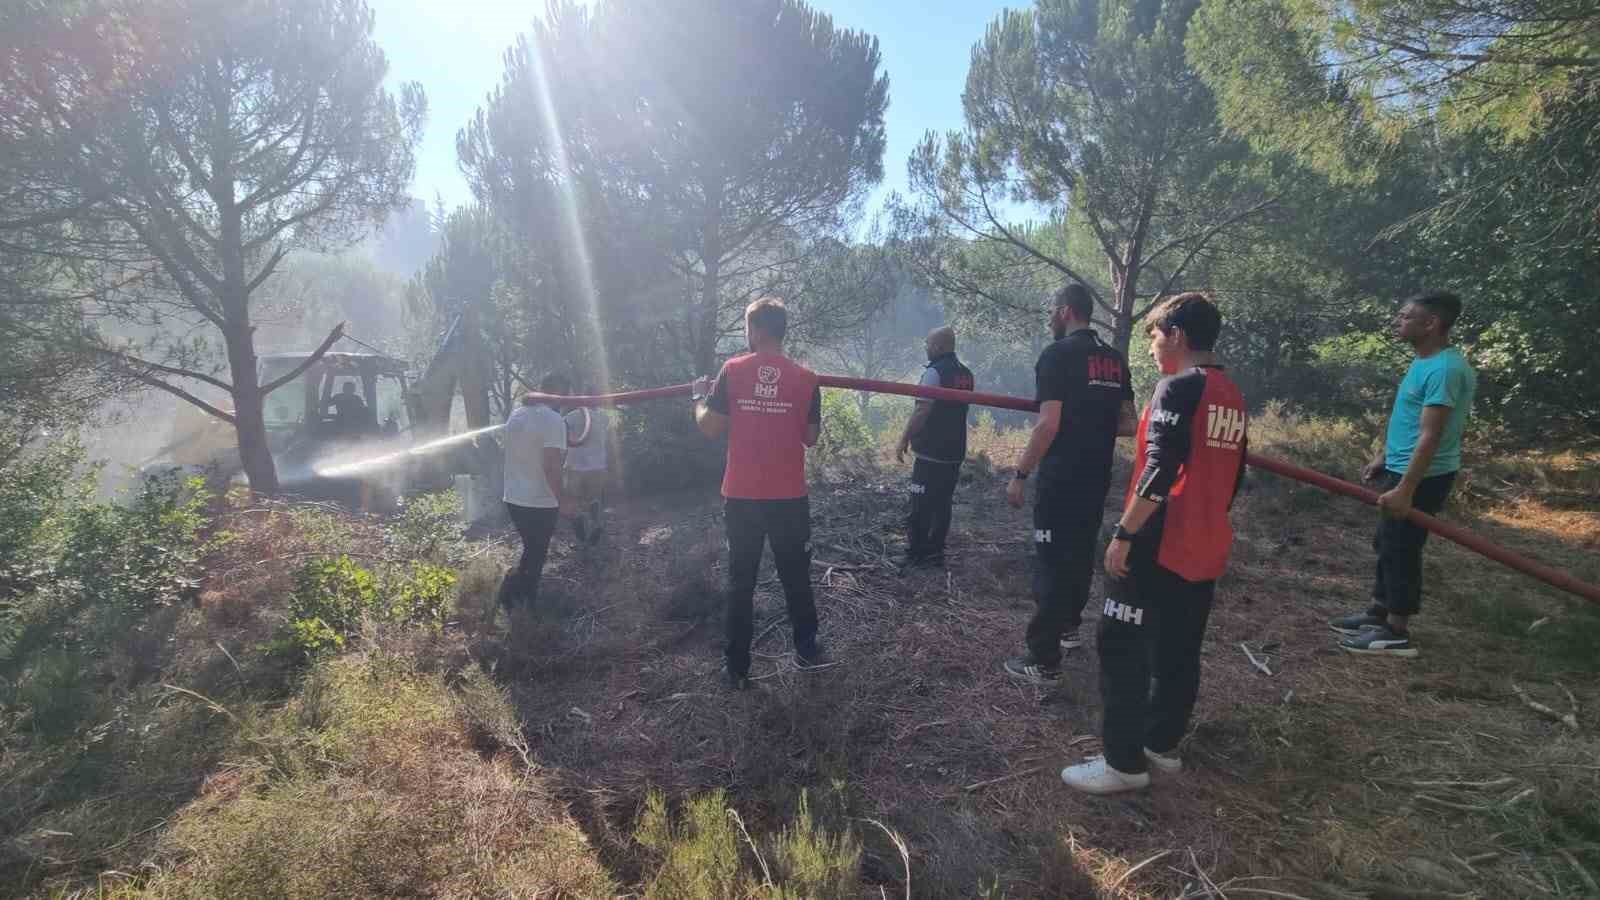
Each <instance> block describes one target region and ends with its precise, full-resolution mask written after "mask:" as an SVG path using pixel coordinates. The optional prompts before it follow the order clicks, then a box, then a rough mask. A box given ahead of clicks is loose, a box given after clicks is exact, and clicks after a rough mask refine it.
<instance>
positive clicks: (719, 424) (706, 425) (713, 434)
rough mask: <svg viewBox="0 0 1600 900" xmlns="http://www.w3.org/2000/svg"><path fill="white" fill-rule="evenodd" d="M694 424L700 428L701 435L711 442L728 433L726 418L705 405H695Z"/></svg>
mask: <svg viewBox="0 0 1600 900" xmlns="http://www.w3.org/2000/svg"><path fill="white" fill-rule="evenodd" d="M694 423H695V424H696V425H698V426H700V433H701V434H703V435H705V436H706V437H708V438H711V439H712V440H717V439H718V438H721V437H723V436H724V435H726V434H727V433H728V417H727V416H725V415H723V414H722V413H719V412H717V411H716V410H714V409H712V408H711V407H710V406H709V405H707V404H705V403H696V404H695V407H694Z"/></svg>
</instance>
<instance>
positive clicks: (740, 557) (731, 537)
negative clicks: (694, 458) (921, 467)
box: [694, 298, 822, 689]
mask: <svg viewBox="0 0 1600 900" xmlns="http://www.w3.org/2000/svg"><path fill="white" fill-rule="evenodd" d="M788 322H789V318H788V312H787V311H786V310H785V309H784V306H783V303H782V301H779V300H776V299H772V298H764V299H761V300H757V301H756V302H754V303H752V304H750V306H749V308H748V309H746V310H745V314H744V328H745V338H746V340H747V341H748V343H749V346H750V352H749V353H746V354H743V355H741V356H735V357H734V358H733V359H730V360H728V361H727V362H726V363H724V364H723V366H722V371H720V372H718V373H717V377H716V381H715V382H714V383H708V382H709V379H707V378H700V379H698V380H696V381H695V385H694V399H695V408H694V418H695V423H696V424H698V425H699V426H700V430H701V431H702V432H703V433H705V435H706V436H707V437H709V438H712V439H716V438H720V437H722V436H723V435H727V438H728V468H727V472H726V474H725V475H724V476H723V479H722V496H723V497H724V498H725V499H726V504H725V506H724V519H725V522H726V525H727V530H728V611H727V647H726V650H725V661H724V664H723V679H724V681H725V682H726V683H727V685H728V686H729V687H732V688H734V689H742V688H745V687H747V686H748V685H749V675H750V640H751V632H752V630H753V625H752V617H753V611H752V608H751V606H752V603H753V601H754V599H755V591H756V572H757V571H758V570H759V569H760V568H761V552H762V549H763V547H764V546H765V544H766V543H768V542H770V543H771V544H772V558H773V561H774V562H776V563H777V567H778V580H779V581H781V582H783V595H784V599H785V600H787V601H788V605H789V626H790V628H791V629H792V630H793V631H794V655H795V661H796V663H798V664H799V666H800V667H801V668H809V667H811V666H814V665H817V664H818V663H819V662H820V661H821V659H822V649H821V647H820V646H819V645H818V644H817V607H816V601H815V598H814V597H813V596H812V593H811V501H810V498H809V497H808V496H807V492H806V448H807V447H812V446H815V445H816V443H817V438H818V436H819V435H820V434H821V431H822V392H821V390H820V388H819V387H818V385H817V375H816V373H815V372H812V371H811V370H810V369H807V368H806V367H805V366H802V365H800V364H798V363H796V362H794V361H793V360H791V359H789V358H788V357H786V356H784V355H783V336H784V333H785V332H786V331H787V330H788Z"/></svg>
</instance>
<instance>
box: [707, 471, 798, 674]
mask: <svg viewBox="0 0 1600 900" xmlns="http://www.w3.org/2000/svg"><path fill="white" fill-rule="evenodd" d="M723 515H724V519H725V523H726V525H727V529H728V612H727V640H728V643H727V647H726V649H725V651H724V652H725V654H726V656H727V660H728V670H729V671H731V672H733V673H734V674H737V675H748V674H749V673H750V639H751V637H752V633H753V632H754V629H755V626H754V622H753V617H754V610H753V609H752V605H753V604H754V602H755V593H756V573H757V572H758V571H759V570H760V568H761V551H762V549H763V547H764V546H765V545H766V543H768V542H771V544H772V558H773V561H774V562H776V563H777V566H778V580H779V581H781V582H783V596H784V599H785V600H787V601H788V604H789V627H790V628H791V629H792V630H793V631H794V646H795V649H796V650H798V651H800V652H801V653H802V654H810V653H811V652H812V651H813V650H814V649H815V648H816V644H817V605H816V600H815V598H814V597H813V596H812V594H811V499H810V498H809V497H798V498H795V499H793V500H738V499H734V498H732V497H730V498H728V500H727V501H726V504H725V506H724V507H723Z"/></svg>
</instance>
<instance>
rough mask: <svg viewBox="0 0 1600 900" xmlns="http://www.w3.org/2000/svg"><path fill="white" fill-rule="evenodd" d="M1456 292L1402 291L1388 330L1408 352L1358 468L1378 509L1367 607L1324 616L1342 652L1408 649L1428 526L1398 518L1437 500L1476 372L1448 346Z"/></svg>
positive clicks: (1446, 486)
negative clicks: (1406, 294)
mask: <svg viewBox="0 0 1600 900" xmlns="http://www.w3.org/2000/svg"><path fill="white" fill-rule="evenodd" d="M1460 315H1461V299H1460V298H1459V297H1457V296H1456V295H1454V294H1451V293H1446V292H1443V291H1440V292H1435V293H1428V294H1422V295H1420V296H1417V297H1413V298H1411V299H1410V300H1407V301H1406V302H1405V303H1404V304H1402V305H1401V307H1400V312H1399V313H1398V314H1397V315H1396V316H1395V336H1396V337H1398V338H1399V339H1400V340H1403V341H1405V342H1406V343H1408V344H1410V345H1411V347H1412V349H1413V350H1414V351H1415V352H1416V359H1414V360H1412V361H1411V368H1410V369H1407V370H1406V376H1405V378H1403V379H1401V381H1400V390H1399V391H1398V392H1397V393H1396V395H1395V399H1394V410H1393V411H1392V412H1390V414H1389V431H1388V434H1387V435H1386V437H1385V439H1384V446H1383V452H1382V453H1380V454H1379V455H1378V458H1377V459H1375V460H1373V461H1372V462H1371V463H1369V464H1368V465H1367V467H1366V469H1365V470H1364V471H1363V472H1362V475H1363V476H1364V477H1365V478H1366V479H1367V480H1368V481H1375V482H1377V483H1378V485H1379V487H1380V490H1381V492H1382V493H1381V496H1380V497H1379V498H1378V506H1379V508H1380V509H1381V510H1382V511H1383V517H1382V518H1381V519H1380V520H1379V523H1378V534H1377V537H1375V538H1374V539H1373V541H1372V547H1373V549H1374V550H1376V551H1377V553H1378V565H1377V578H1376V580H1375V581H1374V583H1373V587H1372V606H1371V607H1370V608H1368V609H1367V611H1366V612H1363V613H1356V614H1355V615H1350V616H1344V617H1341V618H1338V619H1334V620H1333V621H1332V622H1330V623H1329V625H1331V626H1332V628H1333V630H1334V631H1337V632H1339V633H1340V634H1344V635H1347V637H1346V638H1345V639H1344V640H1342V641H1340V642H1339V646H1341V647H1343V648H1344V649H1345V650H1348V651H1349V652H1351V653H1362V654H1373V655H1380V656H1404V657H1412V656H1416V655H1417V649H1416V647H1415V646H1414V645H1413V644H1412V643H1411V628H1410V619H1411V617H1412V616H1413V615H1415V614H1416V613H1417V611H1418V610H1419V609H1421V607H1422V547H1423V545H1424V544H1425V543H1426V542H1427V540H1428V532H1427V531H1426V530H1425V529H1423V528H1422V527H1420V526H1417V525H1413V524H1412V523H1411V522H1410V521H1408V520H1407V519H1406V518H1405V515H1406V513H1407V512H1408V511H1410V510H1411V509H1417V510H1420V511H1422V512H1425V513H1430V514H1431V513H1437V512H1439V510H1441V509H1443V508H1444V503H1445V500H1446V499H1447V498H1448V497H1449V496H1450V488H1451V486H1452V485H1453V484H1454V483H1455V480H1456V472H1457V471H1459V470H1460V468H1461V432H1462V430H1463V429H1465V427H1466V424H1467V417H1468V416H1469V415H1471V413H1472V398H1473V395H1474V394H1475V393H1476V392H1477V384H1478V377H1477V374H1476V373H1474V372H1473V371H1472V366H1470V365H1468V364H1467V360H1466V358H1465V357H1464V356H1462V355H1461V351H1460V350H1457V349H1456V348H1455V347H1452V346H1450V327H1451V326H1452V325H1454V324H1455V322H1456V319H1457V318H1458V317H1459V316H1460Z"/></svg>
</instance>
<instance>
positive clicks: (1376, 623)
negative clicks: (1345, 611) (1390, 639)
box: [1328, 612, 1389, 636]
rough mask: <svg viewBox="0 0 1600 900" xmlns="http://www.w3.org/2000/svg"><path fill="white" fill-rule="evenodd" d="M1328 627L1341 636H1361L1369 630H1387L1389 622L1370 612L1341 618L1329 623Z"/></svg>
mask: <svg viewBox="0 0 1600 900" xmlns="http://www.w3.org/2000/svg"><path fill="white" fill-rule="evenodd" d="M1328 627H1329V628H1332V629H1333V630H1334V631H1337V632H1339V633H1340V634H1348V635H1352V636H1359V635H1360V634H1361V632H1363V631H1366V630H1367V629H1368V628H1387V627H1389V620H1388V619H1386V618H1384V617H1383V616H1375V615H1373V614H1372V613H1370V612H1361V613H1356V614H1355V615H1353V616H1341V617H1339V618H1337V619H1332V620H1330V621H1329V622H1328Z"/></svg>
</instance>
